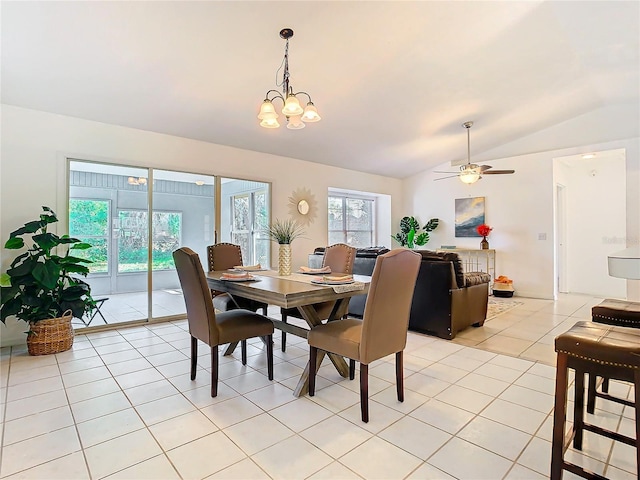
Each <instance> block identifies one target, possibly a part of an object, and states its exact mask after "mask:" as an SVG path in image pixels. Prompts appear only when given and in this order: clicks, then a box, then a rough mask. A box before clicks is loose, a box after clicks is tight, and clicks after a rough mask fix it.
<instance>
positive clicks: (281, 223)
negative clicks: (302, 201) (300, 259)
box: [268, 219, 304, 275]
mask: <svg viewBox="0 0 640 480" xmlns="http://www.w3.org/2000/svg"><path fill="white" fill-rule="evenodd" d="M268 234H269V238H271V240H273V241H275V242H278V245H279V246H280V248H279V251H278V273H279V274H280V275H291V242H293V241H294V240H295V239H296V238H298V237H300V236H301V235H304V231H303V230H302V227H301V226H300V225H299V224H298V223H297V222H296V221H294V220H291V219H287V220H278V219H276V220H275V221H274V222H273V223H272V224H271V225H270V226H269V230H268Z"/></svg>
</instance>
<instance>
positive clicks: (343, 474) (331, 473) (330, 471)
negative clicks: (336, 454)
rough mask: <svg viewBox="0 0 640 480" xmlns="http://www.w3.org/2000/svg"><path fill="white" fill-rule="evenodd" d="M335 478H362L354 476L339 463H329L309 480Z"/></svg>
mask: <svg viewBox="0 0 640 480" xmlns="http://www.w3.org/2000/svg"><path fill="white" fill-rule="evenodd" d="M337 478H339V479H341V480H359V479H361V478H362V477H360V476H359V475H356V474H355V473H354V472H352V471H351V470H349V469H348V468H347V467H345V466H344V465H342V464H341V463H340V462H333V463H330V464H329V465H327V466H326V467H324V468H323V469H322V470H320V471H319V472H316V473H314V474H313V475H311V476H310V477H309V479H310V480H334V479H337Z"/></svg>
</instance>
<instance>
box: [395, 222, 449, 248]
mask: <svg viewBox="0 0 640 480" xmlns="http://www.w3.org/2000/svg"><path fill="white" fill-rule="evenodd" d="M438 223H440V220H439V219H437V218H432V219H431V220H429V221H428V222H427V223H426V225H425V226H424V227H422V230H424V231H423V232H421V231H420V224H419V223H418V220H416V218H415V217H403V218H402V220H400V232H398V233H396V234H395V235H393V236H392V237H391V238H393V239H394V240H395V241H396V242H398V243H399V244H400V246H402V247H408V248H413V247H414V246H416V245H417V246H419V247H421V246H423V245H425V244H426V243H427V242H428V241H429V232H432V231H434V230H435V229H436V228H438Z"/></svg>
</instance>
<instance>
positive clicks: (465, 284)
mask: <svg viewBox="0 0 640 480" xmlns="http://www.w3.org/2000/svg"><path fill="white" fill-rule="evenodd" d="M388 251H389V250H388V249H387V248H384V247H372V248H367V249H359V250H358V252H357V253H356V259H355V262H354V265H353V273H354V274H359V275H371V274H372V273H373V267H374V265H375V262H376V258H377V257H378V255H382V254H384V253H386V252H388ZM416 251H417V252H418V253H420V255H422V262H421V264H420V271H419V273H418V279H417V281H416V287H415V290H414V292H413V302H412V304H411V315H410V317H409V330H414V331H416V332H421V333H427V334H430V335H436V336H438V337H440V338H445V339H447V340H451V339H453V338H454V337H455V336H456V334H457V333H458V332H459V331H461V330H463V329H465V328H467V327H469V326H471V325H473V326H474V327H479V326H482V325H483V324H484V321H485V318H486V317H487V305H488V303H489V281H490V280H491V277H490V276H489V275H488V274H487V273H484V272H469V273H464V272H463V269H462V263H461V262H460V258H459V257H458V254H457V253H454V252H442V253H441V252H432V251H430V250H416ZM322 255H324V248H322V247H319V248H316V249H315V250H314V252H313V253H312V254H310V255H309V266H310V267H312V268H319V267H320V266H321V265H322ZM366 298H367V296H366V295H357V296H354V297H352V298H351V301H350V302H349V315H351V316H354V317H359V318H362V315H363V313H364V304H365V301H366Z"/></svg>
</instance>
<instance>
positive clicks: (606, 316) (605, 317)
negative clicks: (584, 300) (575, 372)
mask: <svg viewBox="0 0 640 480" xmlns="http://www.w3.org/2000/svg"><path fill="white" fill-rule="evenodd" d="M591 320H593V321H594V322H596V323H605V324H607V325H616V326H619V327H631V328H640V302H629V301H626V300H614V299H611V298H607V299H605V300H603V301H602V302H600V303H599V304H598V305H596V306H594V307H593V308H592V309H591ZM596 380H597V379H596V375H589V389H588V391H587V392H588V393H587V412H588V413H594V412H595V408H596V397H600V398H605V399H607V400H610V401H612V402H616V403H620V404H622V405H627V406H630V407H632V406H633V402H630V401H629V400H626V399H624V398H618V397H614V396H612V395H609V379H608V378H607V377H604V378H603V379H602V392H599V391H598V390H597V388H596Z"/></svg>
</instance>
